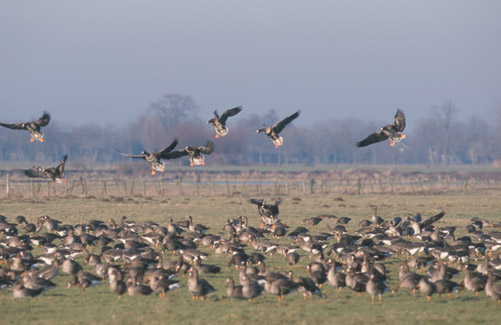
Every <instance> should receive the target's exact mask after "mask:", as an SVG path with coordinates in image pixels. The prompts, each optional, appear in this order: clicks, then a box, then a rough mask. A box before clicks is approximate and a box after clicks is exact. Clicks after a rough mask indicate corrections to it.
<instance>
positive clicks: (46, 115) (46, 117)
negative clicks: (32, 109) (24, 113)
mask: <svg viewBox="0 0 501 325" xmlns="http://www.w3.org/2000/svg"><path fill="white" fill-rule="evenodd" d="M49 122H50V114H49V113H47V112H43V115H42V117H41V118H39V119H38V121H35V123H36V124H38V125H40V126H46V125H47V124H49Z"/></svg>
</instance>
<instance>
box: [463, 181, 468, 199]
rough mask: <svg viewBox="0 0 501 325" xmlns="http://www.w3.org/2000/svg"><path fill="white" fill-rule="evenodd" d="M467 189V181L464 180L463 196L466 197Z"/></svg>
mask: <svg viewBox="0 0 501 325" xmlns="http://www.w3.org/2000/svg"><path fill="white" fill-rule="evenodd" d="M467 187H468V180H467V179H465V180H464V183H463V196H465V195H466V188H467Z"/></svg>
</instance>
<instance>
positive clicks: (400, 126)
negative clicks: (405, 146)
mask: <svg viewBox="0 0 501 325" xmlns="http://www.w3.org/2000/svg"><path fill="white" fill-rule="evenodd" d="M404 129H405V115H404V112H403V111H402V110H400V109H397V113H396V114H395V121H394V122H393V124H388V125H385V126H383V127H382V128H381V130H379V131H378V132H374V133H372V134H371V135H369V136H368V137H367V138H365V139H363V140H362V141H360V142H357V143H356V146H357V147H366V146H368V145H370V144H373V143H376V142H381V141H384V140H386V139H388V138H389V139H390V146H392V147H393V146H394V145H395V143H396V142H400V141H401V140H402V139H405V134H402V131H403V130H404Z"/></svg>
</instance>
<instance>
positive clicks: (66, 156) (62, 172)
mask: <svg viewBox="0 0 501 325" xmlns="http://www.w3.org/2000/svg"><path fill="white" fill-rule="evenodd" d="M67 159H68V155H64V157H63V159H61V161H60V162H59V165H58V166H57V167H56V169H57V170H58V171H59V173H60V175H61V176H63V175H64V164H65V163H66V160H67Z"/></svg>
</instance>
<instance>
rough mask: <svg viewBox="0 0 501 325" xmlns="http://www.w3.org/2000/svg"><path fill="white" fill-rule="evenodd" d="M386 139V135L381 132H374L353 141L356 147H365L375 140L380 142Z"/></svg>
mask: <svg viewBox="0 0 501 325" xmlns="http://www.w3.org/2000/svg"><path fill="white" fill-rule="evenodd" d="M386 139H388V136H387V135H386V134H385V133H384V132H383V131H379V132H374V133H372V134H371V135H369V136H368V137H367V138H365V139H363V140H362V141H360V142H357V143H355V145H356V146H357V147H359V148H360V147H367V146H368V145H370V144H373V143H376V142H381V141H384V140H386Z"/></svg>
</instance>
